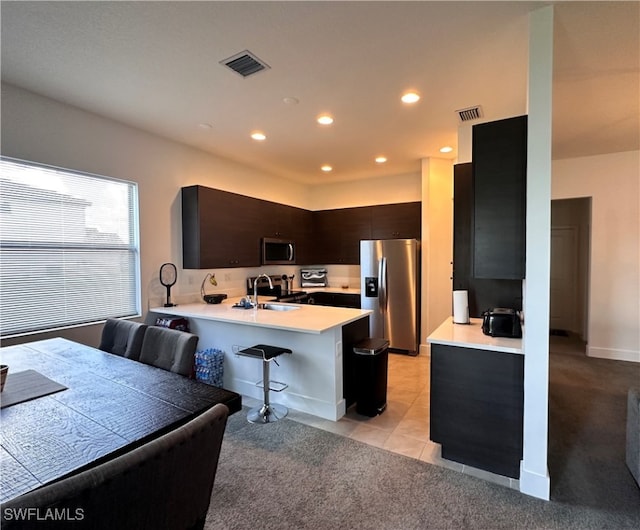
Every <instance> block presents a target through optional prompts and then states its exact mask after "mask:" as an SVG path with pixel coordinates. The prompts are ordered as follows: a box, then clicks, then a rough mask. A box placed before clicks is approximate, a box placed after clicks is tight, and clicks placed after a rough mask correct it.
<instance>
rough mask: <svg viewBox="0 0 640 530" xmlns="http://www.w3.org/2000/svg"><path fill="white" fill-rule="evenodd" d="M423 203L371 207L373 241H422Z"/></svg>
mask: <svg viewBox="0 0 640 530" xmlns="http://www.w3.org/2000/svg"><path fill="white" fill-rule="evenodd" d="M421 216H422V203H420V202H408V203H402V204H382V205H379V206H372V207H371V239H420V225H421Z"/></svg>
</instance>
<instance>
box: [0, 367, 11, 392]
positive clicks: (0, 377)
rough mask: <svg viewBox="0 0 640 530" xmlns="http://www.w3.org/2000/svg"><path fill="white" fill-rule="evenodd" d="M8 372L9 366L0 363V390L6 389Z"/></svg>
mask: <svg viewBox="0 0 640 530" xmlns="http://www.w3.org/2000/svg"><path fill="white" fill-rule="evenodd" d="M8 373H9V366H8V365H6V364H0V392H2V391H3V390H4V383H5V381H6V380H7V374H8Z"/></svg>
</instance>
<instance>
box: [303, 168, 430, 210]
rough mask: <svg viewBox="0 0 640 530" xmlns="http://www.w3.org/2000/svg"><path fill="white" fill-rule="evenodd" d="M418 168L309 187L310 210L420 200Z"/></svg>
mask: <svg viewBox="0 0 640 530" xmlns="http://www.w3.org/2000/svg"><path fill="white" fill-rule="evenodd" d="M420 182H421V177H420V171H419V170H417V171H416V172H415V173H409V174H405V175H393V176H388V177H382V178H374V179H367V180H355V181H350V182H335V183H331V184H321V185H316V186H313V187H312V188H310V190H309V193H310V197H309V201H310V203H311V205H312V207H310V208H309V209H310V210H333V209H336V208H352V207H355V206H372V205H374V204H394V203H398V202H415V201H419V200H420Z"/></svg>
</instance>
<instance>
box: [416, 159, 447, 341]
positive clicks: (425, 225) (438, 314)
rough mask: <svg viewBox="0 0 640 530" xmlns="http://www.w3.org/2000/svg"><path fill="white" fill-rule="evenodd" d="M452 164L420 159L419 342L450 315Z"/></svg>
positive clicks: (441, 160) (438, 160)
mask: <svg viewBox="0 0 640 530" xmlns="http://www.w3.org/2000/svg"><path fill="white" fill-rule="evenodd" d="M452 262H453V163H452V161H451V160H444V159H442V158H425V159H423V160H422V294H421V321H422V325H421V329H420V336H421V342H422V344H425V343H426V342H427V337H428V336H429V335H430V334H431V333H432V332H433V331H435V329H436V328H437V327H438V326H439V325H440V324H442V323H443V322H444V321H445V320H446V319H447V318H448V317H449V316H451V314H452V307H451V304H452V300H451V298H452V280H451V277H452V275H453V265H452Z"/></svg>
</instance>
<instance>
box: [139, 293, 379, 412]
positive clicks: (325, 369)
mask: <svg viewBox="0 0 640 530" xmlns="http://www.w3.org/2000/svg"><path fill="white" fill-rule="evenodd" d="M239 300H240V299H239V298H232V299H228V300H224V301H223V302H222V303H220V304H206V303H193V304H184V305H179V306H175V307H168V308H167V307H156V308H152V309H151V312H152V314H153V318H155V317H157V316H161V315H165V316H180V317H185V318H187V319H189V324H190V328H191V332H192V333H195V334H196V335H198V336H199V337H200V340H199V343H198V349H199V350H205V349H207V348H217V349H219V350H222V351H224V352H225V359H224V383H223V386H224V388H226V389H229V390H233V391H235V392H238V393H240V394H242V395H243V396H248V397H252V398H255V399H261V398H262V389H261V388H260V387H259V386H257V383H258V382H261V380H262V366H261V363H258V362H255V360H254V359H252V358H249V357H246V356H242V355H238V352H239V351H240V350H242V349H246V348H250V347H251V346H253V345H255V344H269V345H273V346H277V347H282V348H288V349H290V350H292V353H291V354H290V355H289V354H287V355H281V356H279V357H278V364H277V365H275V366H272V368H271V378H272V380H275V381H278V382H281V383H284V384H286V385H288V387H287V388H286V390H284V391H282V392H279V393H277V394H272V401H273V402H274V403H279V404H281V405H284V406H286V407H288V408H290V409H293V410H298V411H302V412H306V413H309V414H312V415H314V416H319V417H321V418H325V419H329V420H333V421H336V420H338V419H340V418H341V417H342V416H344V414H345V412H346V408H347V406H348V404H350V401H351V392H352V385H351V384H350V382H351V380H352V379H353V374H352V363H351V355H350V353H351V352H352V349H353V345H354V344H355V343H357V342H358V341H360V340H362V339H364V338H366V337H367V336H368V333H369V318H368V315H369V313H370V311H368V310H361V309H350V308H339V307H326V306H313V305H298V304H286V303H267V306H268V307H267V308H264V309H263V308H261V309H256V308H250V309H244V308H239V307H235V306H236V305H237V302H238V301H239ZM261 301H263V302H268V299H267V298H265V300H262V299H261Z"/></svg>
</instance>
